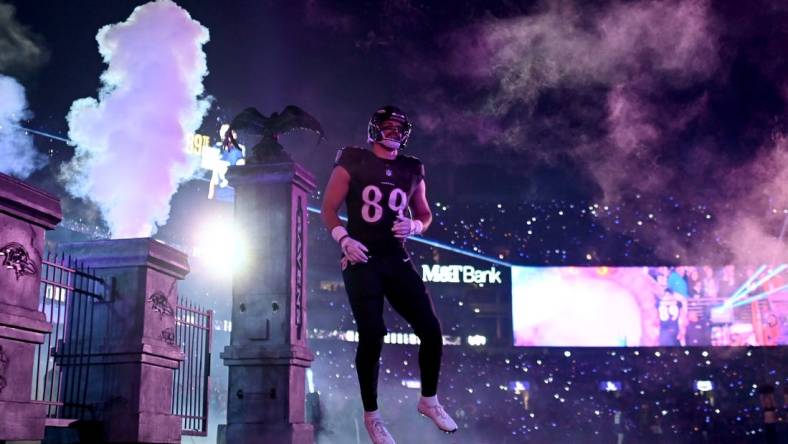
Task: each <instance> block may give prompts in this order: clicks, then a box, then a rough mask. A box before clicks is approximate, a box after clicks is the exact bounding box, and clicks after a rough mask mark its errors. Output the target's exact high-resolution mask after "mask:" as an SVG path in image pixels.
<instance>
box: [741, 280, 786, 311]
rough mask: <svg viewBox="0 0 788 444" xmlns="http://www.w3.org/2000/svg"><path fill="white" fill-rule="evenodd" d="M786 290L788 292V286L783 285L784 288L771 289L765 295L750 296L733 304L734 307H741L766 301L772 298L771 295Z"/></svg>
mask: <svg viewBox="0 0 788 444" xmlns="http://www.w3.org/2000/svg"><path fill="white" fill-rule="evenodd" d="M784 290H785V291H788V285H783V286H782V287H778V288H774V289H771V290H769V291H765V292H763V293H760V294H756V295H755V296H750V297H748V298H747V299H742V300H740V301H738V302H736V303H735V304H733V307H740V306H742V305H747V304H749V303H752V302H756V301H759V300H761V299H765V298H767V297H769V296H771V295H773V294H775V293H779V292H781V291H784Z"/></svg>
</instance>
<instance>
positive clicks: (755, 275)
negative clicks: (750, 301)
mask: <svg viewBox="0 0 788 444" xmlns="http://www.w3.org/2000/svg"><path fill="white" fill-rule="evenodd" d="M765 269H766V265H761V266H760V267H758V269H757V270H755V273H753V274H752V276H750V277H749V278H747V280H746V281H745V282H744V283H743V284H742V286H741V287H739V289H738V290H736V291H735V292H734V293H733V294H732V295H731V297H729V298H728V299H727V300H726V301H725V302H724V303H723V304H722V305H724V306H729V305H730V304H731V303H733V301H735V300H736V299H737V298H738V297H739V296H740V295H741V294H742V293H748V292H749V290H748V288H749V287H750V284H751V283H752V281H754V280H755V279H757V278H758V276H759V275H760V274H761V273H763V271H764V270H765ZM745 290H747V291H745Z"/></svg>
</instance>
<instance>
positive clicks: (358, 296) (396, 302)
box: [342, 251, 443, 412]
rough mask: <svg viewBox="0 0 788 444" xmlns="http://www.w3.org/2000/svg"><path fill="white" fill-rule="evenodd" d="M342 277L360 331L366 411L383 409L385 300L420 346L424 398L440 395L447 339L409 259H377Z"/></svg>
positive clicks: (359, 364)
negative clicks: (380, 388) (380, 377)
mask: <svg viewBox="0 0 788 444" xmlns="http://www.w3.org/2000/svg"><path fill="white" fill-rule="evenodd" d="M342 277H343V278H344V281H345V289H346V290H347V294H348V299H349V300H350V307H351V309H352V311H353V317H354V318H355V320H356V325H357V326H358V348H357V349H356V372H357V373H358V381H359V385H360V387H361V401H362V402H363V404H364V410H365V411H368V412H371V411H375V410H377V409H378V402H377V395H378V371H379V369H380V352H381V349H382V347H383V337H384V336H385V335H386V326H385V324H384V323H383V298H384V296H385V297H386V299H388V301H389V304H391V307H392V308H393V309H394V310H395V311H396V312H397V313H399V315H400V316H402V317H403V318H404V319H405V320H406V321H407V322H408V323H409V324H410V326H411V327H412V328H413V332H414V333H415V334H416V336H418V338H419V340H420V341H421V345H420V346H419V370H420V371H421V394H422V395H423V396H434V395H435V394H436V393H437V390H438V375H439V373H440V365H441V353H442V349H443V336H442V333H441V326H440V322H439V321H438V317H437V316H436V315H435V308H434V307H433V305H432V300H431V299H430V295H429V294H428V293H427V288H426V287H425V286H424V282H423V281H422V280H421V276H419V273H418V272H417V271H416V269H415V268H414V265H413V264H412V263H411V261H410V258H409V257H408V255H407V253H405V252H404V251H402V252H395V253H393V254H386V255H379V254H374V253H373V254H372V256H371V257H370V259H369V261H368V262H367V263H358V264H355V265H348V266H347V268H345V269H344V270H343V271H342Z"/></svg>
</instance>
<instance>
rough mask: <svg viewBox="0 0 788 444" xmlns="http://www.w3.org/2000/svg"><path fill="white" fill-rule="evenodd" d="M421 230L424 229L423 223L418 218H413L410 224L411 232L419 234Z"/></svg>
mask: <svg viewBox="0 0 788 444" xmlns="http://www.w3.org/2000/svg"><path fill="white" fill-rule="evenodd" d="M422 231H424V224H423V223H421V221H420V220H418V219H416V220H414V221H413V224H411V234H421V232H422Z"/></svg>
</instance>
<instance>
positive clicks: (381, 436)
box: [364, 415, 397, 444]
mask: <svg viewBox="0 0 788 444" xmlns="http://www.w3.org/2000/svg"><path fill="white" fill-rule="evenodd" d="M364 426H365V427H366V428H367V433H369V439H371V440H372V444H397V443H396V442H395V441H394V438H392V437H391V434H390V433H389V431H388V430H386V426H385V425H384V424H383V419H381V418H380V417H379V416H377V417H369V416H366V415H365V416H364Z"/></svg>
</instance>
